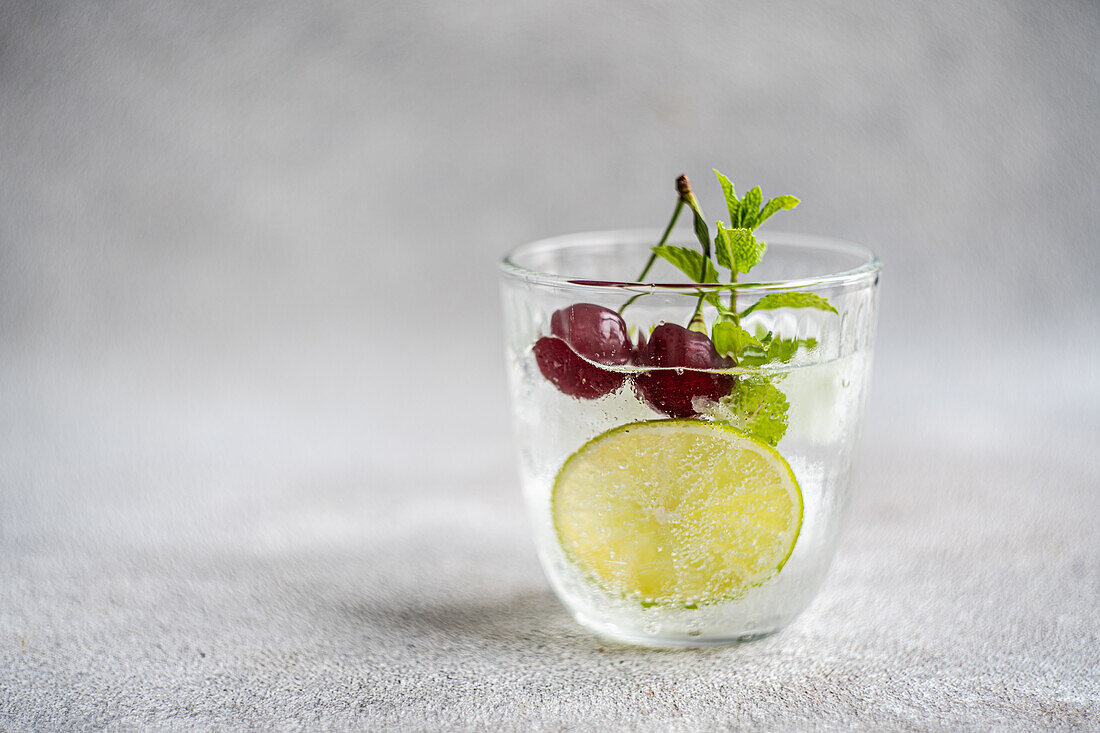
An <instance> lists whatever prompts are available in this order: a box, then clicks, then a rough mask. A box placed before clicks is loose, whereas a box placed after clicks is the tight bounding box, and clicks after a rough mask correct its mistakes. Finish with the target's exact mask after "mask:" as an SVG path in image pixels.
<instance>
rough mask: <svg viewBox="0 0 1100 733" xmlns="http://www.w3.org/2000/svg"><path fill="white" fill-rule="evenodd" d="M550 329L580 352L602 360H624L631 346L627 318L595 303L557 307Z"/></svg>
mask: <svg viewBox="0 0 1100 733" xmlns="http://www.w3.org/2000/svg"><path fill="white" fill-rule="evenodd" d="M550 333H552V334H553V335H555V336H557V337H558V338H560V339H563V340H564V341H565V342H566V343H568V344H569V345H570V346H572V347H573V350H574V351H576V352H577V353H578V354H580V355H581V356H584V357H587V358H588V359H591V360H592V361H598V362H599V363H601V364H625V363H627V362H628V361H629V360H630V354H631V351H632V347H631V344H630V336H628V335H627V332H626V322H625V321H623V318H622V316H620V315H619V314H618V313H616V312H615V311H613V310H611V309H610V308H604V307H603V306H602V305H595V304H593V303H575V304H574V305H571V306H568V307H566V308H562V309H561V310H557V311H554V315H552V316H550Z"/></svg>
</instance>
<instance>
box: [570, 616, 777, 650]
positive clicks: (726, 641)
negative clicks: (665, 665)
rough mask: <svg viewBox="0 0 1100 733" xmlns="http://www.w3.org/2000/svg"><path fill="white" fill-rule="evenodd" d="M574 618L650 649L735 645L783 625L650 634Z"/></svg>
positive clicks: (597, 630)
mask: <svg viewBox="0 0 1100 733" xmlns="http://www.w3.org/2000/svg"><path fill="white" fill-rule="evenodd" d="M573 618H575V619H576V620H577V622H578V623H579V624H580V625H581V626H583V627H585V628H586V629H589V630H590V631H593V632H595V633H596V634H598V635H599V636H601V637H603V638H605V639H607V640H608V641H615V642H619V643H621V644H630V645H633V646H644V647H649V648H651V649H704V648H707V647H716V646H735V645H737V644H744V643H747V642H750V641H757V640H759V639H763V638H764V637H767V636H771V635H772V634H775V633H777V632H779V631H782V629H783V627H782V626H777V627H775V628H771V629H765V630H762V631H761V630H754V631H751V632H747V633H744V634H732V635H729V636H724V635H723V636H703V635H702V634H699V635H694V636H693V635H687V636H678V635H677V636H660V635H653V636H651V635H649V634H642V633H638V632H637V631H632V630H630V629H624V628H622V627H620V626H616V625H614V624H609V623H601V622H598V621H593V620H592V619H589V618H588V617H587V616H585V615H584V614H581V613H574V614H573Z"/></svg>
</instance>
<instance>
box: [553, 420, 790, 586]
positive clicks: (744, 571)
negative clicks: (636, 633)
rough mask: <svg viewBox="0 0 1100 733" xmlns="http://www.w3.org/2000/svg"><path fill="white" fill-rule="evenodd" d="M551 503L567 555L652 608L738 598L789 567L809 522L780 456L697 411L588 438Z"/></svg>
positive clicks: (569, 463)
mask: <svg viewBox="0 0 1100 733" xmlns="http://www.w3.org/2000/svg"><path fill="white" fill-rule="evenodd" d="M552 503H553V512H554V526H555V528H556V529H557V532H558V538H559V539H560V540H561V544H562V547H563V548H564V549H565V552H566V554H567V555H568V556H569V558H570V559H571V560H573V562H575V563H576V564H577V565H579V566H580V568H581V569H582V570H584V572H585V573H586V574H587V575H589V576H590V577H591V578H592V579H593V580H595V581H596V582H597V583H598V584H599V585H600V586H601V587H603V588H604V589H605V590H607V591H610V592H613V593H618V594H622V595H624V596H627V597H630V598H635V599H637V600H639V601H640V602H642V603H643V604H644V605H647V606H651V605H674V606H694V605H701V604H706V603H714V602H717V601H722V600H728V599H732V598H737V597H740V596H742V595H743V594H744V593H745V591H746V590H748V589H749V588H752V587H754V586H757V585H760V584H761V583H763V582H765V581H767V580H768V579H769V578H771V577H772V576H773V575H775V574H776V573H777V572H779V570H780V569H782V567H783V565H784V563H786V562H787V558H789V557H790V556H791V552H792V551H793V550H794V544H795V541H796V540H797V539H798V532H799V529H800V528H801V526H802V492H801V491H799V488H798V482H797V481H795V478H794V474H793V473H792V472H791V467H790V466H789V465H787V462H786V461H785V460H784V459H783V456H781V455H779V453H777V452H776V451H775V449H774V448H771V447H770V446H768V445H765V444H764V443H761V442H759V441H756V440H753V439H752V438H749V437H748V436H746V435H745V434H744V433H742V432H740V431H738V430H736V429H734V428H732V427H730V426H728V425H724V424H720V423H711V422H703V421H700V420H651V421H646V422H636V423H630V424H628V425H622V426H619V427H617V428H615V429H613V430H609V431H608V432H606V433H603V434H602V435H599V436H597V437H595V438H593V439H592V440H591V441H589V442H588V443H587V444H586V445H585V446H584V447H582V448H581V449H580V450H579V451H577V452H576V453H574V454H573V455H572V456H570V457H569V460H567V461H566V462H565V465H564V466H562V469H561V471H560V472H559V473H558V477H557V480H556V481H555V482H554V495H553V499H552Z"/></svg>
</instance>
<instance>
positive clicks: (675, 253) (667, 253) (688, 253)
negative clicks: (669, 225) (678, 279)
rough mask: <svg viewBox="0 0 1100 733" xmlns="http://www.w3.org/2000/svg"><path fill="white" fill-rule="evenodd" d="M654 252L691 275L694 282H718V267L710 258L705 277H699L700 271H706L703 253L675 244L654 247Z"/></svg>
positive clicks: (707, 262)
mask: <svg viewBox="0 0 1100 733" xmlns="http://www.w3.org/2000/svg"><path fill="white" fill-rule="evenodd" d="M653 252H654V253H655V254H656V255H657V256H658V257H660V258H661V259H663V260H667V261H668V262H670V263H672V265H674V266H675V267H676V269H678V270H679V271H680V272H682V273H684V274H685V275H687V276H688V277H690V278H691V281H692V282H696V283H697V282H704V283H716V282H718V269H717V268H716V267H715V266H714V263H712V262H711V261H710V260H707V261H706V271H705V273H704V276H703V279H702V280H700V279H699V273H701V272H704V270H703V267H704V264H703V255H702V254H700V253H699V252H696V251H695V250H693V249H688V248H687V247H680V246H679V245H675V244H660V245H657V246H656V247H654V248H653Z"/></svg>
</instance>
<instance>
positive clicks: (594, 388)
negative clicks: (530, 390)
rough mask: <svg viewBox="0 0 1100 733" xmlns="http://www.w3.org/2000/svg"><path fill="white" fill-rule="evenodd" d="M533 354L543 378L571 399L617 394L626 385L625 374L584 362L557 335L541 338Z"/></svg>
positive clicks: (589, 398) (588, 398) (587, 398)
mask: <svg viewBox="0 0 1100 733" xmlns="http://www.w3.org/2000/svg"><path fill="white" fill-rule="evenodd" d="M534 351H535V361H536V362H538V365H539V371H541V372H542V376H544V377H546V378H547V379H548V380H550V381H551V382H552V383H553V384H554V386H555V387H557V388H558V389H559V390H561V391H562V392H564V393H565V394H567V395H570V396H571V397H582V398H584V399H586V400H594V399H596V398H597V397H602V396H604V395H605V394H608V393H609V392H614V391H615V390H616V389H618V388H619V387H620V386H621V385H622V383H623V378H624V376H623V375H622V374H620V373H618V372H613V371H610V370H607V369H601V368H600V367H598V366H596V365H595V364H592V363H590V362H587V361H585V360H584V359H582V358H581V357H580V356H578V355H577V352H575V351H573V349H572V348H570V346H569V344H567V343H565V342H564V341H562V340H561V339H560V338H558V337H556V336H543V337H542V338H540V339H539V340H538V341H536V342H535V349H534Z"/></svg>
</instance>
